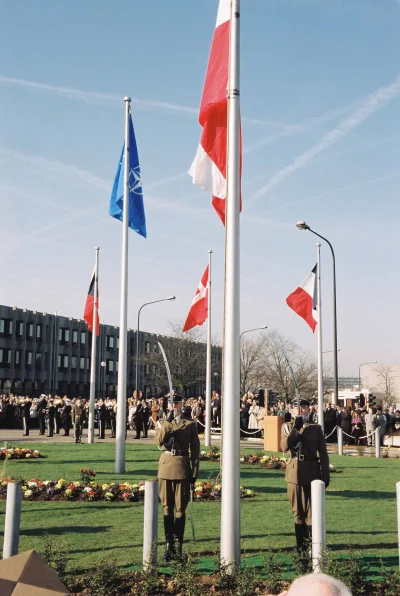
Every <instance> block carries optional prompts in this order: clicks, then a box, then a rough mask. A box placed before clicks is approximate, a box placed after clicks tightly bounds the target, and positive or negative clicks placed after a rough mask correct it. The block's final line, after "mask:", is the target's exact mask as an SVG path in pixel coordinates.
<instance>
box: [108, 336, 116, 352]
mask: <svg viewBox="0 0 400 596" xmlns="http://www.w3.org/2000/svg"><path fill="white" fill-rule="evenodd" d="M114 342H115V338H114V336H112V335H107V349H108V350H110V349H111V350H112V349H113V348H114V345H115V344H114Z"/></svg>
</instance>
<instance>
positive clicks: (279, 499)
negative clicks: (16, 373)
mask: <svg viewBox="0 0 400 596" xmlns="http://www.w3.org/2000/svg"><path fill="white" fill-rule="evenodd" d="M21 446H24V445H23V444H22V443H21ZM29 447H30V448H34V449H39V450H40V451H41V453H42V454H43V455H44V456H46V457H45V459H41V460H30V461H15V460H14V461H8V462H7V464H6V475H15V476H22V477H24V478H25V479H27V480H28V479H31V478H39V479H41V480H53V479H58V478H61V477H64V478H66V479H70V480H79V479H80V474H79V468H80V467H82V466H83V467H89V468H92V469H94V470H95V471H96V472H97V477H96V480H98V481H99V482H110V481H119V482H122V481H127V482H137V481H139V480H146V479H147V478H149V477H153V476H155V475H156V471H157V460H158V457H159V451H158V450H157V448H156V446H147V445H130V444H128V445H127V447H126V455H127V463H126V469H127V472H126V473H125V474H124V475H121V476H119V475H117V474H115V473H114V471H113V470H114V445H112V444H94V445H88V444H82V445H75V444H72V445H66V444H51V445H48V446H46V445H43V443H40V444H29ZM331 463H333V465H334V466H335V467H337V469H338V470H340V471H342V473H340V474H333V475H332V481H331V485H330V486H329V489H328V491H327V507H326V509H327V520H326V527H327V543H328V546H330V547H332V548H333V549H335V550H339V551H342V550H346V548H347V547H348V545H349V544H351V545H353V546H355V547H356V548H357V549H359V550H360V551H361V552H362V553H363V554H364V555H368V556H372V557H376V556H377V555H385V560H386V562H387V564H388V565H393V566H394V565H397V564H398V545H397V529H396V528H397V526H396V500H395V484H396V482H398V481H399V480H400V462H399V460H398V459H381V460H376V459H374V458H366V457H342V458H340V457H338V456H333V457H331ZM218 470H219V464H217V463H203V462H202V465H201V472H200V480H206V479H207V478H209V477H210V476H211V475H216V473H217V472H218ZM241 483H242V485H243V486H245V487H246V488H250V489H252V490H254V491H256V493H257V494H256V497H255V498H254V499H249V500H244V501H242V502H241V529H242V548H243V551H245V553H246V554H248V555H252V554H256V553H259V552H260V551H261V550H263V549H266V548H268V547H273V548H274V549H281V550H283V551H284V552H285V551H286V552H288V551H290V550H291V549H292V548H293V546H294V536H293V518H292V514H291V511H290V507H289V503H288V501H287V498H286V484H285V480H284V473H282V472H279V471H276V470H265V469H262V468H260V467H259V466H250V465H242V466H241ZM194 509H195V513H194V515H195V525H196V538H197V543H196V545H195V546H194V547H193V549H194V551H195V552H201V553H202V554H203V555H205V554H211V553H214V552H215V551H216V550H218V548H219V535H220V503H219V502H204V503H195V504H194ZM4 511H5V501H0V516H1V522H0V529H1V531H3V527H4ZM159 520H160V523H159V537H160V539H162V537H163V530H162V512H161V509H160V511H159ZM46 534H49V535H51V536H55V537H64V538H65V540H66V541H67V543H68V545H69V548H70V553H71V558H72V559H73V563H74V565H75V566H76V567H77V568H90V567H94V566H95V565H96V562H97V561H98V560H99V559H100V558H101V557H102V556H103V555H104V554H105V553H113V555H115V557H116V559H117V560H118V562H119V563H120V564H121V565H128V564H130V563H132V562H134V561H138V560H140V559H141V545H142V536H143V504H140V503H103V502H101V503H99V502H95V503H83V502H54V503H52V502H24V503H23V507H22V516H21V538H20V550H21V551H23V550H27V549H30V548H36V549H37V550H41V548H42V546H43V537H44V536H45V535H46ZM186 537H187V539H188V540H189V539H190V537H191V532H190V526H188V527H187V531H186Z"/></svg>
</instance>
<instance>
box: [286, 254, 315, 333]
mask: <svg viewBox="0 0 400 596" xmlns="http://www.w3.org/2000/svg"><path fill="white" fill-rule="evenodd" d="M286 303H287V305H288V306H290V308H291V309H292V310H294V312H295V313H297V314H298V315H299V317H301V318H302V319H304V320H305V322H306V323H307V325H309V326H310V327H311V329H312V332H313V333H314V331H315V328H316V326H317V323H318V313H317V265H315V267H314V269H313V270H312V271H311V273H310V275H309V276H308V277H306V279H305V280H304V281H303V283H302V284H301V286H300V287H298V288H297V289H296V290H295V291H294V292H292V293H291V294H289V296H288V297H287V298H286Z"/></svg>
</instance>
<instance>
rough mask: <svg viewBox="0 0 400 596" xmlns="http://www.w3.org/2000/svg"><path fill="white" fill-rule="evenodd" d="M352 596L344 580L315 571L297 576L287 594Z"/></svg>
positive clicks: (290, 595) (296, 595) (291, 595)
mask: <svg viewBox="0 0 400 596" xmlns="http://www.w3.org/2000/svg"><path fill="white" fill-rule="evenodd" d="M305 594H307V596H351V592H350V590H349V589H348V588H346V586H345V585H344V583H343V582H341V581H339V580H338V579H334V578H333V577H330V576H329V575H325V574H324V573H313V574H311V575H304V576H303V577H299V578H297V579H296V580H295V581H294V582H293V583H292V585H291V586H290V588H289V590H288V593H287V596H304V595H305Z"/></svg>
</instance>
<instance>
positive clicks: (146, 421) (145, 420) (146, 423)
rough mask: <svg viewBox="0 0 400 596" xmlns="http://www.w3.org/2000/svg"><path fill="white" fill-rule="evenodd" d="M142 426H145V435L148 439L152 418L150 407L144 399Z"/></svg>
mask: <svg viewBox="0 0 400 596" xmlns="http://www.w3.org/2000/svg"><path fill="white" fill-rule="evenodd" d="M142 406H143V409H142V428H143V437H144V438H145V439H147V431H148V430H149V420H150V414H151V412H150V408H149V406H148V404H147V402H146V401H145V400H144V399H143V400H142Z"/></svg>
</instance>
